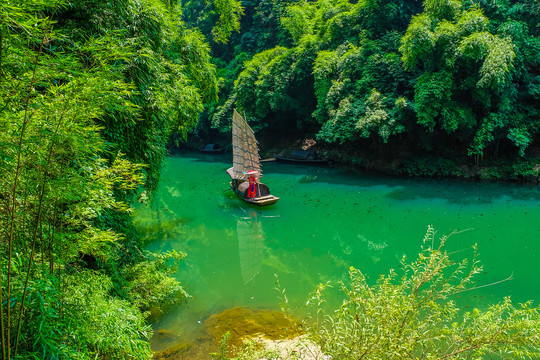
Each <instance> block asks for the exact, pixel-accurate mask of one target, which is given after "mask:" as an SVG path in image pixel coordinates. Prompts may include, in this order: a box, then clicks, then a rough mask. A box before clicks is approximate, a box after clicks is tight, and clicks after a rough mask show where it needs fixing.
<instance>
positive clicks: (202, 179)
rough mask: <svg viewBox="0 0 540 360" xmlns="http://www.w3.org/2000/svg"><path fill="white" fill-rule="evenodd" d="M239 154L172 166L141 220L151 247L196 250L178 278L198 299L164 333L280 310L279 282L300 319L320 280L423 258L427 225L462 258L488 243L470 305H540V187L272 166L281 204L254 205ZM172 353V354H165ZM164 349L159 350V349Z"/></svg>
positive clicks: (271, 180) (159, 324) (270, 175)
mask: <svg viewBox="0 0 540 360" xmlns="http://www.w3.org/2000/svg"><path fill="white" fill-rule="evenodd" d="M230 164H231V159H230V155H216V156H210V155H204V154H198V153H184V154H181V155H180V156H178V157H171V158H169V159H168V161H167V164H166V167H165V169H164V171H163V175H162V179H161V184H160V189H159V191H158V194H157V198H156V201H155V203H154V204H153V205H151V206H148V207H145V206H138V207H137V209H136V211H135V220H136V224H137V226H138V228H139V229H140V231H141V233H142V235H143V236H144V237H145V238H146V241H147V243H148V249H149V250H151V251H155V252H162V251H167V250H171V249H176V250H178V251H182V252H185V253H187V257H186V260H185V263H183V264H182V265H181V268H180V270H179V271H178V273H177V276H178V279H179V280H180V282H181V283H182V285H183V287H184V289H185V290H186V292H188V293H189V294H190V295H191V296H192V297H191V298H190V299H189V300H188V301H187V303H186V304H183V305H181V306H177V307H173V308H171V309H168V310H167V312H166V313H165V314H163V315H162V316H160V317H158V318H156V319H155V322H154V324H153V325H154V328H155V329H164V330H166V331H167V332H170V333H173V334H175V335H178V336H179V337H182V336H188V334H190V333H193V332H194V331H196V330H197V328H198V327H200V326H201V324H202V323H204V320H205V319H206V318H207V317H208V316H209V315H211V314H214V313H219V312H220V311H222V310H224V309H228V308H232V307H235V306H245V307H252V308H270V309H278V308H279V305H280V298H279V296H278V292H277V291H276V290H275V289H274V288H275V286H276V279H275V275H274V274H276V275H277V276H278V278H279V282H280V284H281V287H282V288H284V289H285V291H286V294H287V297H288V299H289V301H290V304H291V309H292V310H293V312H295V313H297V314H298V315H299V316H301V314H302V304H303V303H304V301H305V299H306V297H307V295H308V294H309V292H310V291H311V290H313V289H314V287H315V286H316V285H317V284H318V283H321V282H323V283H324V282H327V281H332V282H333V283H334V284H337V283H338V282H339V281H340V280H346V278H347V271H348V268H349V266H354V267H356V268H359V269H361V270H362V271H363V272H364V273H365V274H367V275H368V276H369V277H370V279H372V280H373V281H374V280H375V279H376V278H377V276H378V274H385V273H387V272H388V270H389V269H390V268H398V267H399V260H400V259H401V257H402V256H403V255H407V256H408V257H410V258H411V259H414V258H415V256H416V255H417V254H418V252H419V250H420V246H421V244H422V239H423V236H424V234H425V232H426V229H427V227H428V225H432V226H433V227H434V228H435V229H436V231H437V234H439V235H444V234H450V233H451V232H452V231H457V232H458V233H457V234H455V235H453V236H451V238H450V240H449V242H448V246H447V248H448V250H449V251H456V253H455V256H456V259H461V258H463V257H469V258H470V257H471V256H472V255H473V252H472V250H471V247H472V246H473V245H474V244H478V251H479V254H480V256H479V259H480V261H481V264H482V265H483V266H484V269H483V272H482V273H481V274H479V275H478V276H477V277H476V285H477V286H482V285H485V284H490V283H495V282H499V281H501V280H503V279H506V278H508V277H510V276H511V277H512V280H510V281H505V282H502V283H499V284H497V285H493V286H489V287H481V288H479V289H477V290H473V291H470V292H468V293H466V295H464V297H465V299H461V300H459V299H457V300H458V301H462V303H463V306H466V307H471V308H472V307H483V306H486V305H487V304H489V303H493V302H497V301H500V300H502V299H503V298H504V297H505V296H511V297H512V299H513V300H514V301H516V302H524V301H527V300H534V301H535V303H537V302H538V301H539V300H540V286H539V285H540V280H539V279H540V267H539V266H538V256H539V254H540V206H539V204H540V191H539V188H538V187H537V186H528V185H516V184H494V183H476V182H457V181H448V180H419V179H397V178H388V177H381V176H373V175H368V174H365V173H362V172H350V171H347V170H345V169H341V168H334V167H314V166H302V165H291V164H284V163H265V164H263V172H264V177H263V182H264V183H266V184H267V185H268V186H269V187H270V190H271V192H272V194H274V195H276V196H279V197H280V198H281V200H280V201H279V202H278V203H277V204H275V205H273V206H270V207H267V208H257V207H252V206H250V205H248V204H246V203H244V202H243V201H241V200H239V199H238V198H236V197H235V196H234V194H233V193H232V191H227V189H228V187H229V180H230V178H229V177H228V175H227V174H226V173H225V170H226V168H228V167H229V166H230ZM161 347H163V346H161ZM154 348H156V349H157V350H163V349H162V348H160V344H159V343H157V344H156V343H154Z"/></svg>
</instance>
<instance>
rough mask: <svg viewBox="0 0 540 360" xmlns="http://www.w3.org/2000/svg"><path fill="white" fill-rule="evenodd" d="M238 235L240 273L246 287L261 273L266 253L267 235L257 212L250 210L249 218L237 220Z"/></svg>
mask: <svg viewBox="0 0 540 360" xmlns="http://www.w3.org/2000/svg"><path fill="white" fill-rule="evenodd" d="M236 234H237V236H238V254H239V257H240V272H241V274H242V279H243V280H244V285H245V284H247V283H249V282H250V281H251V280H253V278H255V277H256V276H257V274H258V273H259V272H260V271H261V265H262V260H263V258H264V253H265V246H264V240H265V235H264V231H263V228H262V223H261V222H260V220H259V215H258V214H257V212H255V211H253V210H251V209H250V210H249V216H248V217H243V218H238V219H237V220H236Z"/></svg>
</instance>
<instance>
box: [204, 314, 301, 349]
mask: <svg viewBox="0 0 540 360" xmlns="http://www.w3.org/2000/svg"><path fill="white" fill-rule="evenodd" d="M300 326H301V324H300V322H299V321H298V320H296V319H292V318H290V317H288V316H287V315H285V314H284V313H283V312H281V311H277V310H258V309H250V308H245V307H235V308H232V309H227V310H224V311H222V312H221V313H219V314H214V315H212V316H210V317H209V318H208V319H207V320H206V321H205V323H204V328H205V331H206V334H207V336H209V337H210V338H211V339H213V341H215V342H216V344H218V343H219V341H220V340H221V338H222V337H223V335H224V334H225V333H226V332H227V331H228V332H229V333H230V338H229V343H230V344H231V345H240V344H241V343H242V340H244V339H247V338H251V337H253V336H255V335H258V336H261V337H263V338H265V339H269V340H279V339H290V338H294V337H296V336H298V335H301V334H303V331H302V330H301V327H300Z"/></svg>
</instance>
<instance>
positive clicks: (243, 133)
mask: <svg viewBox="0 0 540 360" xmlns="http://www.w3.org/2000/svg"><path fill="white" fill-rule="evenodd" d="M232 145H233V178H234V179H247V175H246V174H245V173H246V172H248V171H253V170H254V171H257V174H256V175H255V176H256V177H260V176H261V165H260V159H259V147H258V145H257V140H256V139H255V134H254V133H253V130H251V128H250V127H249V125H248V124H247V122H246V121H245V120H244V118H243V117H242V116H241V115H240V114H239V113H238V112H237V111H236V110H234V113H233V122H232Z"/></svg>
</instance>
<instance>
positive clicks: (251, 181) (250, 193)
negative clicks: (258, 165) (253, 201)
mask: <svg viewBox="0 0 540 360" xmlns="http://www.w3.org/2000/svg"><path fill="white" fill-rule="evenodd" d="M248 181H249V187H248V193H247V197H248V198H254V197H255V195H257V190H256V189H255V184H256V183H257V178H255V174H254V173H253V174H249V177H248Z"/></svg>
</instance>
